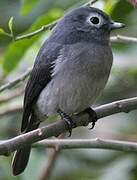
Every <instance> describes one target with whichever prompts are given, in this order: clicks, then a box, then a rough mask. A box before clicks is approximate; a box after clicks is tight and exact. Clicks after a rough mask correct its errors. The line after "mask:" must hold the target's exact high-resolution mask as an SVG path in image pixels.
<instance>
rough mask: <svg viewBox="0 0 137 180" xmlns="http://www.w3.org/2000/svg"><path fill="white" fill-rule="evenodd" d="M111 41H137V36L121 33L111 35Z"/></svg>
mask: <svg viewBox="0 0 137 180" xmlns="http://www.w3.org/2000/svg"><path fill="white" fill-rule="evenodd" d="M110 40H111V42H121V43H130V42H131V43H137V38H135V37H128V36H122V35H116V36H112V37H111V38H110Z"/></svg>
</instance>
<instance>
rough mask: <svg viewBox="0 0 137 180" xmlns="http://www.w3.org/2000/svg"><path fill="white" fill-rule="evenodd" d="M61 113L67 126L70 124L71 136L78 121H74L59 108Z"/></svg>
mask: <svg viewBox="0 0 137 180" xmlns="http://www.w3.org/2000/svg"><path fill="white" fill-rule="evenodd" d="M58 113H59V115H60V116H61V118H62V119H63V120H64V121H65V122H66V124H67V126H68V130H69V136H68V137H70V136H71V134H72V128H74V127H76V123H75V122H74V121H73V119H72V118H71V117H70V116H69V115H68V114H66V113H64V112H63V111H61V110H58Z"/></svg>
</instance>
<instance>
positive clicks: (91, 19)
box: [90, 16, 100, 24]
mask: <svg viewBox="0 0 137 180" xmlns="http://www.w3.org/2000/svg"><path fill="white" fill-rule="evenodd" d="M90 22H91V23H92V24H99V22H100V19H99V18H98V17H96V16H93V17H91V18H90Z"/></svg>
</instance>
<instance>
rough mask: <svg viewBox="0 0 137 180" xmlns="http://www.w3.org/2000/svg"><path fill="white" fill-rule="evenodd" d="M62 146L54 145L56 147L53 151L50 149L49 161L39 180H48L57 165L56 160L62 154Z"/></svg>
mask: <svg viewBox="0 0 137 180" xmlns="http://www.w3.org/2000/svg"><path fill="white" fill-rule="evenodd" d="M64 136H65V133H64V134H61V135H60V136H59V137H58V139H62V138H64ZM60 150H61V148H60V146H58V145H57V146H56V145H55V146H54V149H53V150H52V151H50V154H49V157H48V163H47V166H46V168H44V171H43V172H42V174H41V175H40V178H39V180H48V179H49V178H50V176H51V172H52V171H53V168H54V166H55V163H56V160H57V158H58V155H59V154H60Z"/></svg>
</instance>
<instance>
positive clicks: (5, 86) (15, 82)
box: [0, 69, 31, 92]
mask: <svg viewBox="0 0 137 180" xmlns="http://www.w3.org/2000/svg"><path fill="white" fill-rule="evenodd" d="M30 72H31V69H28V70H27V71H26V72H25V73H23V74H22V75H21V76H20V77H18V78H17V79H15V80H13V81H11V82H9V83H7V84H5V85H2V86H1V87H0V92H2V91H4V90H6V89H11V88H12V87H14V86H16V85H17V84H18V83H20V82H22V81H24V80H25V79H26V78H27V77H28V76H29V74H30Z"/></svg>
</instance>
